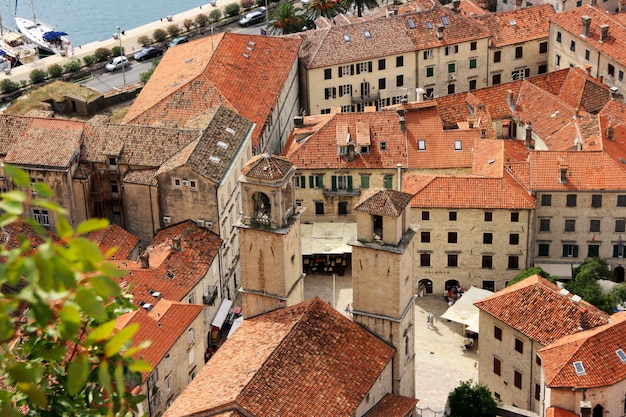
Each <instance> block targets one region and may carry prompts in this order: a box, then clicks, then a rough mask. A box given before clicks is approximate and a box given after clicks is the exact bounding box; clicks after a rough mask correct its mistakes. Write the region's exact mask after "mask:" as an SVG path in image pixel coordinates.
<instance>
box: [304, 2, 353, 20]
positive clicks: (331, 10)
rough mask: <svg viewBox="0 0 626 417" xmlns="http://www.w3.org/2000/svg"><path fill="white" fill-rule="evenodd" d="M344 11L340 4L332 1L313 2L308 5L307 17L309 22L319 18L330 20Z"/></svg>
mask: <svg viewBox="0 0 626 417" xmlns="http://www.w3.org/2000/svg"><path fill="white" fill-rule="evenodd" d="M345 11H346V10H345V8H344V5H343V4H342V3H340V2H335V1H332V0H313V1H312V2H310V3H309V4H308V10H307V17H308V19H309V20H315V19H317V18H318V17H320V16H323V17H327V18H329V19H332V18H333V17H335V16H337V15H340V14H342V13H344V12H345Z"/></svg>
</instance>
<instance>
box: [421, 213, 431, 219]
mask: <svg viewBox="0 0 626 417" xmlns="http://www.w3.org/2000/svg"><path fill="white" fill-rule="evenodd" d="M422 220H430V211H422Z"/></svg>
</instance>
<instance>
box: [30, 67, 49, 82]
mask: <svg viewBox="0 0 626 417" xmlns="http://www.w3.org/2000/svg"><path fill="white" fill-rule="evenodd" d="M47 76H48V73H47V72H46V70H43V69H41V68H35V69H34V70H32V71H31V72H30V75H29V76H28V78H30V82H31V83H33V84H39V83H42V82H44V81H45V80H46V77H47Z"/></svg>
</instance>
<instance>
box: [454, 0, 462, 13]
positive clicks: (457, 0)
mask: <svg viewBox="0 0 626 417" xmlns="http://www.w3.org/2000/svg"><path fill="white" fill-rule="evenodd" d="M460 5H461V0H452V11H453V12H454V13H458V12H459V11H460V9H459V6H460Z"/></svg>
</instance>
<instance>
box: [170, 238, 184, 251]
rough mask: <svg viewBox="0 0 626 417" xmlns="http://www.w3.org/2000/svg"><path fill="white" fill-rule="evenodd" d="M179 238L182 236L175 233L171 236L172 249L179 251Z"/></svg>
mask: <svg viewBox="0 0 626 417" xmlns="http://www.w3.org/2000/svg"><path fill="white" fill-rule="evenodd" d="M181 240H182V238H181V236H180V235H176V236H174V237H173V238H172V249H174V250H175V251H176V252H180V251H181V247H180V242H181Z"/></svg>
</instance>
